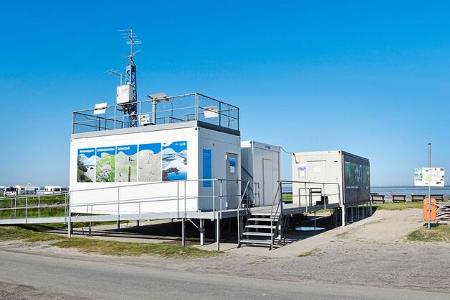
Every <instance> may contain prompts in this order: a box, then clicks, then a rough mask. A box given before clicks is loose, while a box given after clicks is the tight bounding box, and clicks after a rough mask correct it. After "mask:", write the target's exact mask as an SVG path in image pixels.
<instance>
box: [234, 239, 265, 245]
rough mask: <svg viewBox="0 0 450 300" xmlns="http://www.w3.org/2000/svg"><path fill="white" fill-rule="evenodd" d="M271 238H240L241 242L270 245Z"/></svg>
mask: <svg viewBox="0 0 450 300" xmlns="http://www.w3.org/2000/svg"><path fill="white" fill-rule="evenodd" d="M271 243H272V240H252V239H242V240H241V244H259V245H270V244H271Z"/></svg>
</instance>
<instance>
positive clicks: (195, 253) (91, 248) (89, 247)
mask: <svg viewBox="0 0 450 300" xmlns="http://www.w3.org/2000/svg"><path fill="white" fill-rule="evenodd" d="M52 245H53V246H56V247H59V248H76V249H78V250H80V251H82V252H85V253H99V254H103V255H114V256H140V255H158V256H161V257H179V258H185V257H207V256H214V255H217V252H212V251H206V250H201V249H197V248H194V247H190V246H186V247H182V246H180V245H174V244H169V243H162V244H149V243H129V242H115V241H104V240H95V239H86V238H71V239H64V240H62V241H58V242H56V243H53V244H52Z"/></svg>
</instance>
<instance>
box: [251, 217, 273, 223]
mask: <svg viewBox="0 0 450 300" xmlns="http://www.w3.org/2000/svg"><path fill="white" fill-rule="evenodd" d="M247 220H248V221H258V222H270V220H273V223H277V222H278V218H248V219H247Z"/></svg>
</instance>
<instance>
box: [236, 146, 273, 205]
mask: <svg viewBox="0 0 450 300" xmlns="http://www.w3.org/2000/svg"><path fill="white" fill-rule="evenodd" d="M241 151H242V161H243V166H244V168H245V169H246V170H247V171H248V172H249V173H250V175H251V177H252V178H253V182H254V183H256V187H255V190H256V191H257V194H258V195H259V197H258V196H257V197H255V200H254V205H255V206H262V205H272V204H273V201H274V199H275V196H276V193H277V190H278V181H279V180H280V148H279V147H277V146H273V145H268V144H263V143H258V142H255V141H244V142H242V143H241ZM258 187H259V191H258Z"/></svg>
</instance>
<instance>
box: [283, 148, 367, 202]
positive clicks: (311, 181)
mask: <svg viewBox="0 0 450 300" xmlns="http://www.w3.org/2000/svg"><path fill="white" fill-rule="evenodd" d="M292 180H293V182H294V183H293V185H292V195H293V202H294V204H300V205H301V206H311V205H315V204H316V203H317V202H318V201H325V202H327V203H328V204H341V205H342V206H345V207H352V206H356V205H358V204H362V203H367V202H369V201H370V163H369V160H368V159H367V158H364V157H360V156H357V155H354V154H351V153H348V152H345V151H341V150H339V151H316V152H297V153H294V155H293V158H292ZM321 196H322V197H321ZM323 196H325V197H326V198H323Z"/></svg>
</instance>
